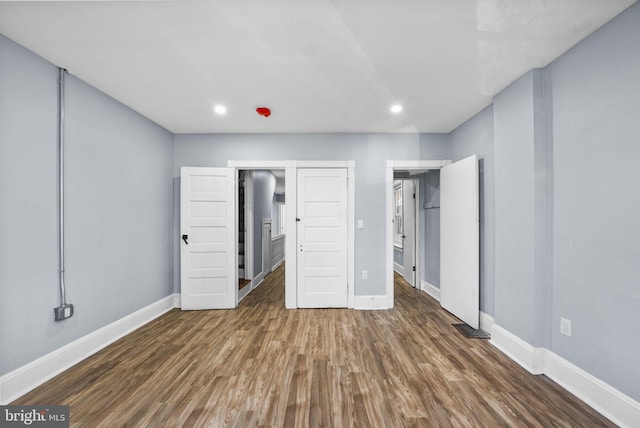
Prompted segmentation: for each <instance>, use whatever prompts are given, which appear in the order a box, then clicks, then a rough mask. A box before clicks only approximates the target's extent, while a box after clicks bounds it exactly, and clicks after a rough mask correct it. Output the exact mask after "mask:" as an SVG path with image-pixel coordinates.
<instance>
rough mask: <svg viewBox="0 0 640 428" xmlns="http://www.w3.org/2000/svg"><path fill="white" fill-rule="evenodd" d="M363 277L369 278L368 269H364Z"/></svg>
mask: <svg viewBox="0 0 640 428" xmlns="http://www.w3.org/2000/svg"><path fill="white" fill-rule="evenodd" d="M362 279H369V272H368V271H366V270H363V271H362Z"/></svg>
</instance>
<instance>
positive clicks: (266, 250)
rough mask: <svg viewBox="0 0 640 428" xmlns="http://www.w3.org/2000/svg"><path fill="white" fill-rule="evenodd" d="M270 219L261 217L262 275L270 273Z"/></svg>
mask: <svg viewBox="0 0 640 428" xmlns="http://www.w3.org/2000/svg"><path fill="white" fill-rule="evenodd" d="M271 259H272V256H271V219H266V218H263V219H262V275H263V276H267V275H268V274H269V273H271V266H273V264H272V263H271Z"/></svg>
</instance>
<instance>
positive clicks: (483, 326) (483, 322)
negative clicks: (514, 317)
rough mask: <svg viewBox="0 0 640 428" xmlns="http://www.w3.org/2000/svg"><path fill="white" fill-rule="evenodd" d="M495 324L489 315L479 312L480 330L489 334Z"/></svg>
mask: <svg viewBox="0 0 640 428" xmlns="http://www.w3.org/2000/svg"><path fill="white" fill-rule="evenodd" d="M494 323H495V321H494V319H493V317H492V316H491V315H488V314H485V313H484V312H480V330H483V331H486V332H487V333H489V334H491V331H492V330H493V324H494Z"/></svg>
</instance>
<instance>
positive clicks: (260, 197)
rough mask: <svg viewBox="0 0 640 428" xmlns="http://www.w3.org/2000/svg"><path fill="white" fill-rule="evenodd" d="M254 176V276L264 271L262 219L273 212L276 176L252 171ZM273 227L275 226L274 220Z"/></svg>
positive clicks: (267, 172)
mask: <svg viewBox="0 0 640 428" xmlns="http://www.w3.org/2000/svg"><path fill="white" fill-rule="evenodd" d="M251 174H252V176H253V276H254V278H255V277H256V276H258V274H260V272H262V220H263V219H271V215H272V213H273V199H274V191H275V189H276V177H275V176H274V175H273V174H272V173H271V172H270V171H252V172H251ZM271 227H274V224H273V222H272V223H271Z"/></svg>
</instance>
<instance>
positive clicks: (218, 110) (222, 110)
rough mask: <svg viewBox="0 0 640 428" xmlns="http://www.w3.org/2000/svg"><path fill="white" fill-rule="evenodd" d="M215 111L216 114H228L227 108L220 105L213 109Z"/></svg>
mask: <svg viewBox="0 0 640 428" xmlns="http://www.w3.org/2000/svg"><path fill="white" fill-rule="evenodd" d="M213 111H214V112H216V114H225V113H226V112H227V108H226V107H225V106H223V105H221V104H218V105H216V106H215V107H214V108H213Z"/></svg>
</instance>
